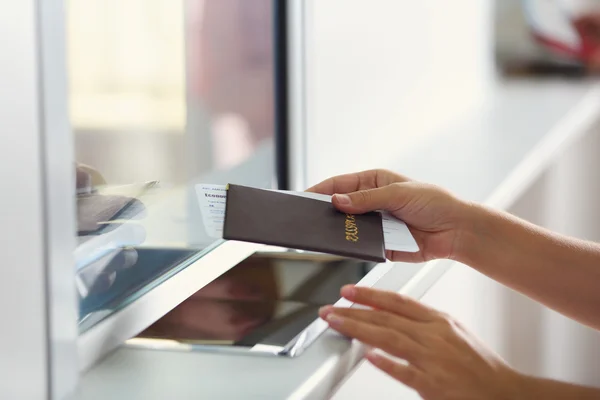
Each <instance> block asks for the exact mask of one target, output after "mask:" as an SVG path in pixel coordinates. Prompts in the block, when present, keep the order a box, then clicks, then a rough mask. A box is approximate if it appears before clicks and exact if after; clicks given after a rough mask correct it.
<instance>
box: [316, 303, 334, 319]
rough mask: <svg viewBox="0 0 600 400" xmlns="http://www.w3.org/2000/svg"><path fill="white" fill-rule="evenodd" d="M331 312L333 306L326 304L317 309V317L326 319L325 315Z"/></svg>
mask: <svg viewBox="0 0 600 400" xmlns="http://www.w3.org/2000/svg"><path fill="white" fill-rule="evenodd" d="M332 312H333V306H330V305H327V306H323V307H321V308H320V309H319V317H321V318H323V319H325V320H326V319H327V316H328V315H329V314H331V313H332Z"/></svg>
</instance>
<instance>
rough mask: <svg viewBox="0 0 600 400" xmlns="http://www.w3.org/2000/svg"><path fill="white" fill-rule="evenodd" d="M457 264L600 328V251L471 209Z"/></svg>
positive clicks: (499, 215) (482, 209) (507, 217)
mask: <svg viewBox="0 0 600 400" xmlns="http://www.w3.org/2000/svg"><path fill="white" fill-rule="evenodd" d="M469 215H470V217H469V218H467V221H468V222H467V225H466V226H465V227H464V228H463V233H462V234H461V239H460V244H459V250H458V251H457V255H456V259H457V260H458V261H460V262H462V263H464V264H467V265H469V266H471V267H473V268H475V269H477V270H479V271H480V272H482V273H484V274H485V275H487V276H489V277H491V278H493V279H495V280H497V281H499V282H501V283H503V284H505V285H507V286H509V287H511V288H513V289H515V290H517V291H519V292H521V293H523V294H525V295H527V296H529V297H531V298H534V299H535V300H537V301H539V302H541V303H543V304H545V305H547V306H548V307H551V308H553V309H555V310H557V311H559V312H561V313H563V314H565V315H567V316H569V317H571V318H574V319H577V320H579V321H580V322H583V323H585V324H588V325H590V326H592V327H595V328H597V329H600V312H599V311H598V310H600V246H598V245H597V244H594V243H590V242H585V241H581V240H577V239H573V238H568V237H565V236H561V235H557V234H555V233H552V232H550V231H548V230H545V229H543V228H540V227H538V226H535V225H533V224H530V223H527V222H525V221H523V220H520V219H518V218H516V217H513V216H511V215H509V214H506V213H503V212H499V211H495V210H491V209H488V208H485V207H481V206H470V211H469Z"/></svg>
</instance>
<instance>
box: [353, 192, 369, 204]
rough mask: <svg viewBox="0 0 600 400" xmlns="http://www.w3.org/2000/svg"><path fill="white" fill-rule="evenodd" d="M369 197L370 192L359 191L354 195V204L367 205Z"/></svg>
mask: <svg viewBox="0 0 600 400" xmlns="http://www.w3.org/2000/svg"><path fill="white" fill-rule="evenodd" d="M371 197H372V196H371V192H369V191H368V190H359V191H358V192H356V193H355V199H354V202H355V203H357V204H369V202H370V201H371Z"/></svg>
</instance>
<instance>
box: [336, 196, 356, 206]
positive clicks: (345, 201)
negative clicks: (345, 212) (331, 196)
mask: <svg viewBox="0 0 600 400" xmlns="http://www.w3.org/2000/svg"><path fill="white" fill-rule="evenodd" d="M335 198H336V201H337V203H338V204H339V205H341V206H349V205H350V204H351V203H352V200H350V196H348V195H347V194H336V195H335Z"/></svg>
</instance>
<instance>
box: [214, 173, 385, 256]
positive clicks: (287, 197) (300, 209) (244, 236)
mask: <svg viewBox="0 0 600 400" xmlns="http://www.w3.org/2000/svg"><path fill="white" fill-rule="evenodd" d="M223 238H224V239H228V240H238V241H243V242H253V243H261V244H267V245H273V246H280V247H287V248H294V249H298V250H307V251H315V252H319V253H330V254H336V255H340V256H343V257H349V258H358V259H363V260H368V261H375V262H384V261H385V249H384V241H383V226H382V219H381V214H380V213H378V212H371V213H366V214H360V215H346V214H344V213H341V212H339V211H338V210H336V209H335V208H334V206H333V205H332V204H331V203H328V202H325V201H320V200H315V199H308V198H304V197H300V196H294V195H292V194H286V193H280V192H275V191H271V190H264V189H256V188H250V187H246V186H240V185H233V184H230V185H228V190H227V202H226V208H225V223H224V226H223Z"/></svg>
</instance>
